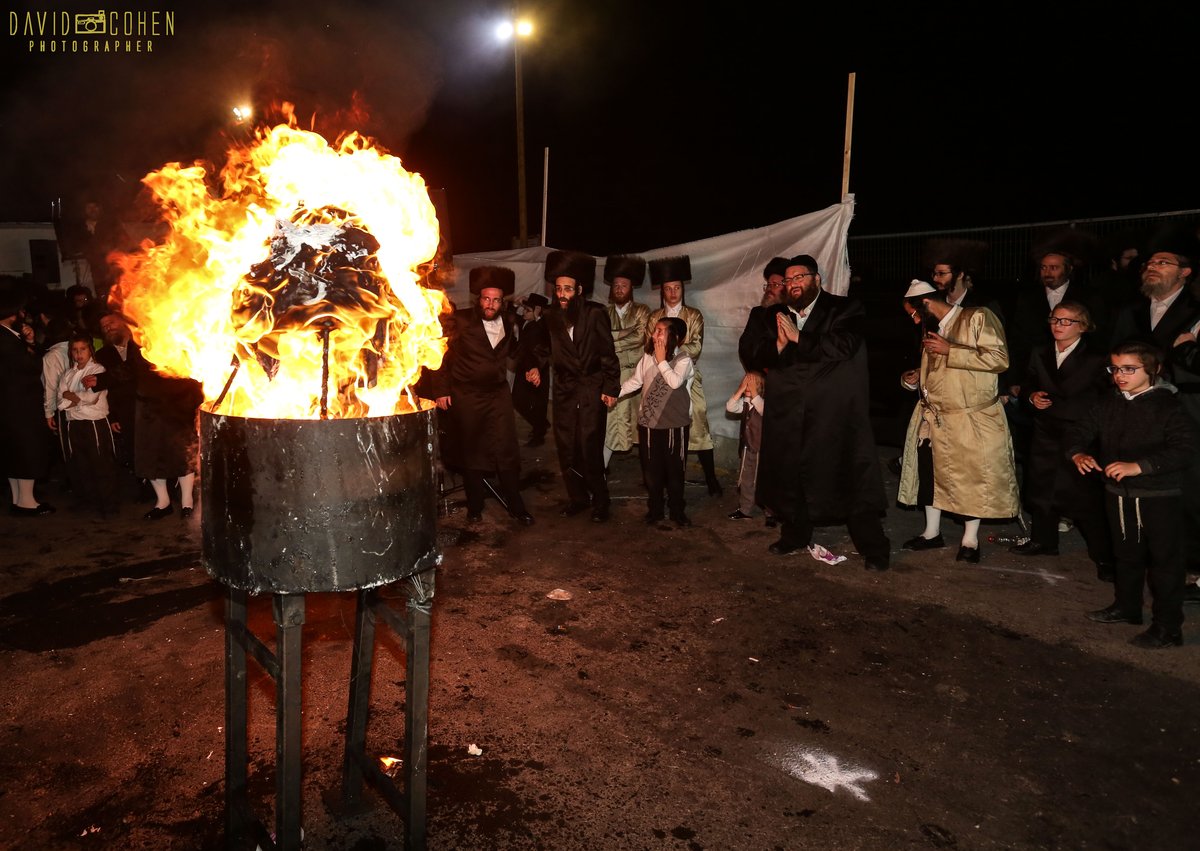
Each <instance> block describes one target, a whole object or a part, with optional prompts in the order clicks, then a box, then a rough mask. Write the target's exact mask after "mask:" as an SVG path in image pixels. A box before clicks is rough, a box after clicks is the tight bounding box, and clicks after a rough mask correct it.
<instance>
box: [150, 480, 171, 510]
mask: <svg viewBox="0 0 1200 851" xmlns="http://www.w3.org/2000/svg"><path fill="white" fill-rule="evenodd" d="M150 487H152V488H154V495H155V496H156V497H157V498H158V499H157V501H155V503H154V507H155V508H166V507H167V506H168V505H170V504H171V497H169V496H167V480H166V479H151V480H150Z"/></svg>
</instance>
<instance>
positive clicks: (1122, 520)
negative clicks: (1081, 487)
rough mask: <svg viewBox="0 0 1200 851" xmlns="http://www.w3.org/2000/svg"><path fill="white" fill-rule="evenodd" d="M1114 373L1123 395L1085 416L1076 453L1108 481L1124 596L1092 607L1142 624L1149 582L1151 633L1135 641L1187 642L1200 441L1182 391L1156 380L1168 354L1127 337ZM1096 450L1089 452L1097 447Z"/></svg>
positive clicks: (1115, 355)
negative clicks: (1188, 565)
mask: <svg viewBox="0 0 1200 851" xmlns="http://www.w3.org/2000/svg"><path fill="white" fill-rule="evenodd" d="M1111 360H1112V364H1111V365H1110V366H1109V367H1108V371H1109V372H1110V373H1111V374H1112V376H1113V383H1114V384H1116V386H1117V391H1118V392H1115V393H1113V394H1111V395H1108V396H1105V397H1104V398H1103V399H1102V400H1101V402H1100V404H1098V405H1097V406H1096V407H1095V408H1093V409H1092V411H1091V413H1090V414H1089V415H1088V416H1087V417H1086V418H1085V419H1084V420H1082V421H1081V422H1080V423H1079V424H1078V426H1077V428H1076V431H1075V436H1074V440H1073V441H1072V446H1071V448H1070V449H1069V450H1068V455H1069V456H1070V458H1071V461H1072V462H1073V463H1074V464H1075V467H1076V469H1078V470H1079V472H1080V473H1081V474H1083V475H1086V474H1088V473H1092V472H1099V473H1102V475H1103V476H1104V478H1105V507H1106V510H1107V514H1108V519H1109V527H1110V529H1111V530H1112V539H1113V552H1114V554H1115V556H1116V563H1117V570H1116V574H1117V576H1116V599H1115V601H1114V602H1113V604H1112V605H1111V606H1109V607H1108V608H1105V609H1100V610H1099V611H1095V612H1089V613H1088V617H1089V618H1091V619H1092V620H1094V621H1098V622H1100V623H1132V624H1140V623H1141V622H1142V586H1143V584H1145V583H1146V581H1147V579H1148V580H1149V585H1150V594H1151V597H1152V599H1153V609H1152V612H1153V621H1152V622H1151V624H1150V629H1148V630H1146V631H1145V632H1143V633H1141V634H1140V635H1138V636H1136V637H1135V638H1134V639H1133V641H1132V642H1131V643H1132V644H1134V645H1135V646H1137V647H1147V648H1162V647H1171V646H1179V645H1181V644H1183V630H1182V627H1183V591H1184V588H1183V585H1184V574H1185V568H1184V553H1183V498H1182V494H1183V471H1184V470H1185V469H1186V468H1187V467H1188V465H1190V464H1191V463H1192V461H1193V459H1194V458H1195V456H1196V452H1197V447H1198V446H1200V437H1198V436H1197V434H1196V427H1195V425H1194V424H1193V423H1192V420H1191V418H1190V417H1189V416H1188V415H1187V413H1186V412H1185V411H1184V409H1183V406H1182V405H1181V404H1180V402H1179V400H1178V399H1177V398H1176V391H1175V388H1174V387H1173V386H1172V385H1170V384H1168V383H1166V382H1164V381H1157V383H1156V379H1157V376H1158V374H1159V372H1160V371H1161V369H1162V354H1161V352H1160V351H1159V350H1158V349H1157V348H1155V347H1154V346H1151V345H1149V344H1146V343H1140V342H1129V343H1122V344H1120V345H1118V346H1117V347H1116V348H1115V349H1113V351H1112V355H1111ZM1097 446H1098V449H1096V450H1095V455H1093V454H1091V453H1092V451H1094V450H1093V448H1094V447H1097Z"/></svg>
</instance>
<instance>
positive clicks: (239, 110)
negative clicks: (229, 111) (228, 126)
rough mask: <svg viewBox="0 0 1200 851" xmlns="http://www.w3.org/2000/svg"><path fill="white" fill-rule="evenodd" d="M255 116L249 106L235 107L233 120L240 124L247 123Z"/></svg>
mask: <svg viewBox="0 0 1200 851" xmlns="http://www.w3.org/2000/svg"><path fill="white" fill-rule="evenodd" d="M253 114H254V111H253V110H251V109H250V107H248V106H235V107H234V108H233V119H234V121H236V122H237V123H238V124H244V123H246V122H247V121H249V120H250V116H251V115H253Z"/></svg>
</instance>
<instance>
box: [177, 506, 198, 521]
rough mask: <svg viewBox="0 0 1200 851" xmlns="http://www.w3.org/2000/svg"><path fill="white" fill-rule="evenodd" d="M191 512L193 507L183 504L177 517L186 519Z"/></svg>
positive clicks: (193, 511) (193, 510)
mask: <svg viewBox="0 0 1200 851" xmlns="http://www.w3.org/2000/svg"><path fill="white" fill-rule="evenodd" d="M193 513H195V508H193V507H192V506H190V505H185V506H184V507H183V508H181V509H179V519H180V520H187V519H188V518H189V517H191V516H192V514H193Z"/></svg>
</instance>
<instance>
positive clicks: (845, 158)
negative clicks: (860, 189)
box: [842, 71, 854, 198]
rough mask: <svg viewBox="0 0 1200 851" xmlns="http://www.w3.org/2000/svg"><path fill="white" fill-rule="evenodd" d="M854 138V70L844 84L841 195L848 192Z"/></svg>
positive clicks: (844, 195) (845, 194)
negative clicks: (844, 140)
mask: <svg viewBox="0 0 1200 851" xmlns="http://www.w3.org/2000/svg"><path fill="white" fill-rule="evenodd" d="M853 139H854V72H853V71H851V72H850V79H849V82H847V84H846V144H845V146H844V147H843V148H842V197H843V198H845V197H846V196H847V195H849V194H850V143H851V142H852V141H853Z"/></svg>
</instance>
